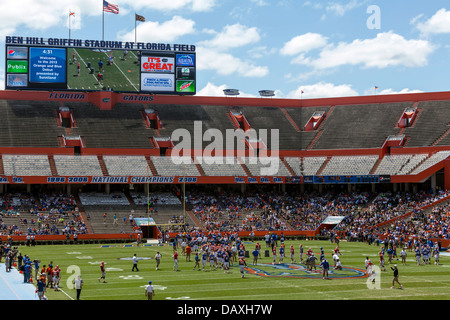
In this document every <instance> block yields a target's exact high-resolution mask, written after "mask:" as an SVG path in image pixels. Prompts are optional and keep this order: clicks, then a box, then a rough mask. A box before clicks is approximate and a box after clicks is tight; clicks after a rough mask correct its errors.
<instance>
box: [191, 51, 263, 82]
mask: <svg viewBox="0 0 450 320" xmlns="http://www.w3.org/2000/svg"><path fill="white" fill-rule="evenodd" d="M196 52H197V70H214V71H216V72H217V73H218V74H220V75H231V74H238V75H240V76H244V77H257V78H260V77H264V76H266V75H267V74H268V73H269V69H268V68H267V67H265V66H257V65H255V64H253V63H252V62H250V61H244V60H242V59H240V58H236V57H234V56H233V55H231V54H229V53H226V52H221V51H217V50H215V49H209V48H205V47H201V46H197V47H196Z"/></svg>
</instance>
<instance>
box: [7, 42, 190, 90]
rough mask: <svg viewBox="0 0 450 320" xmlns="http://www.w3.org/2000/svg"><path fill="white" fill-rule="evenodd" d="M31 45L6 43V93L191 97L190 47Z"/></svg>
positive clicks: (84, 43) (106, 43)
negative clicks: (143, 94) (57, 91)
mask: <svg viewBox="0 0 450 320" xmlns="http://www.w3.org/2000/svg"><path fill="white" fill-rule="evenodd" d="M32 39H33V41H29V40H28V38H25V39H24V38H22V37H8V36H7V37H6V44H5V49H6V54H5V57H6V59H5V64H6V65H5V71H6V75H5V80H6V81H5V89H10V90H42V89H44V90H54V89H56V90H71V91H80V90H82V91H98V90H112V91H116V92H129V93H149V94H152V93H156V94H175V95H194V94H195V93H196V54H195V46H189V45H170V44H165V45H161V44H157V45H156V44H145V43H138V44H134V43H122V42H120V41H93V40H92V41H88V40H85V41H80V42H77V41H75V40H70V41H63V40H67V39H62V40H61V39H59V41H55V40H54V39H53V40H52V39H47V40H43V39H40V40H36V38H32ZM55 44H56V45H55Z"/></svg>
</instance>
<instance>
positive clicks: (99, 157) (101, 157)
mask: <svg viewBox="0 0 450 320" xmlns="http://www.w3.org/2000/svg"><path fill="white" fill-rule="evenodd" d="M97 158H98V162H99V163H100V168H101V169H102V173H103V175H104V176H109V173H108V169H107V168H106V165H105V162H104V161H103V156H102V155H98V156H97Z"/></svg>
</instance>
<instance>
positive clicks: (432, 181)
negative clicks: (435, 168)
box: [431, 172, 436, 194]
mask: <svg viewBox="0 0 450 320" xmlns="http://www.w3.org/2000/svg"><path fill="white" fill-rule="evenodd" d="M431 190H433V194H434V193H435V192H436V172H435V173H433V174H432V175H431Z"/></svg>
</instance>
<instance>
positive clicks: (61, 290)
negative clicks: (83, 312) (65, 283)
mask: <svg viewBox="0 0 450 320" xmlns="http://www.w3.org/2000/svg"><path fill="white" fill-rule="evenodd" d="M59 291H61V292H62V293H64V294H65V295H66V296H68V297H69V298H70V300H73V298H72V297H71V296H69V295H68V294H67V293H66V292H65V291H64V290H63V289H59Z"/></svg>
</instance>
